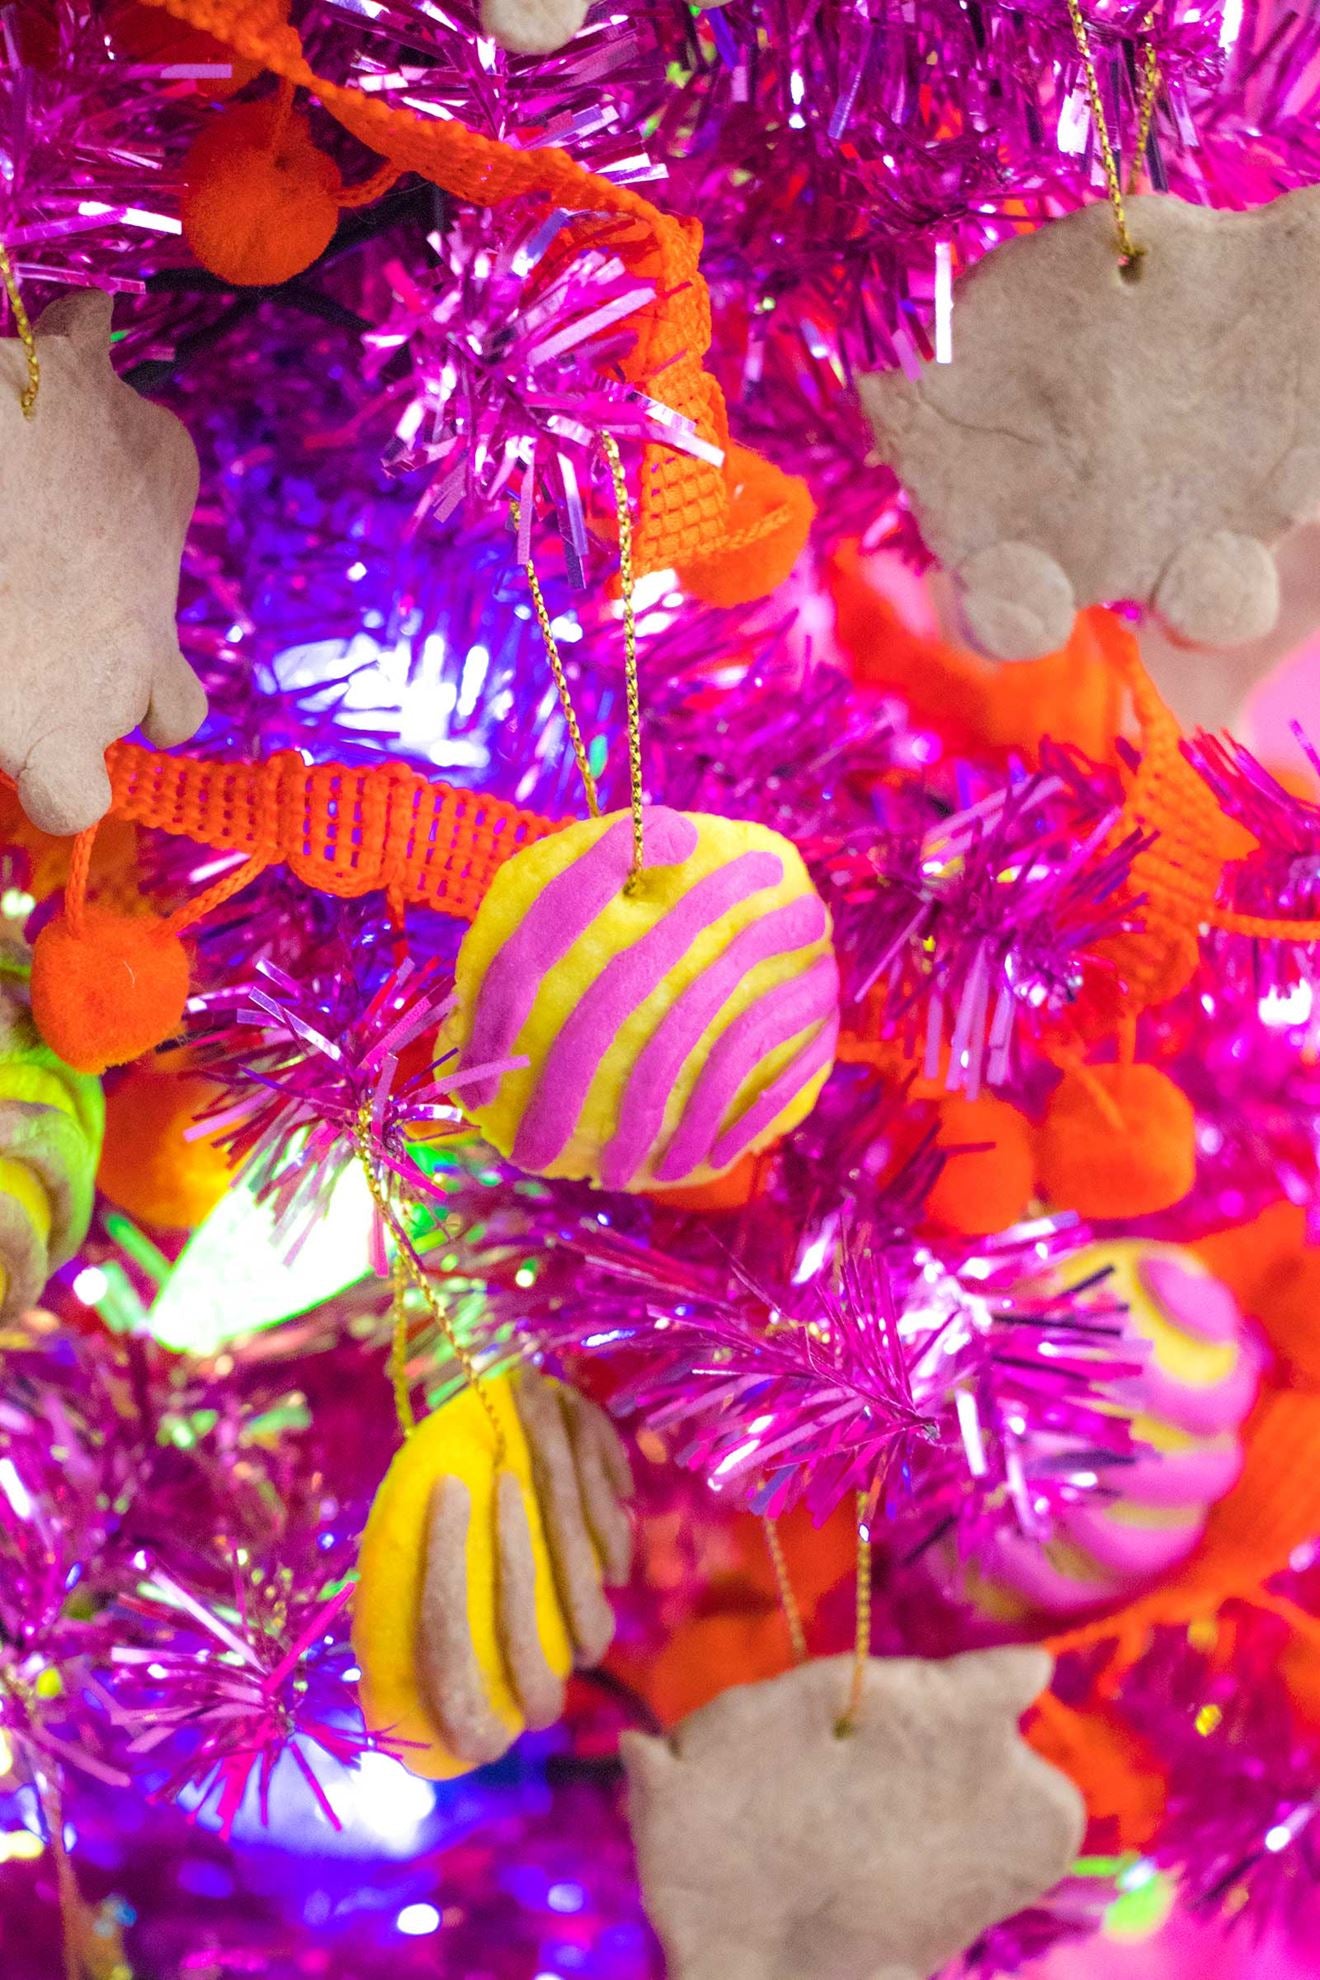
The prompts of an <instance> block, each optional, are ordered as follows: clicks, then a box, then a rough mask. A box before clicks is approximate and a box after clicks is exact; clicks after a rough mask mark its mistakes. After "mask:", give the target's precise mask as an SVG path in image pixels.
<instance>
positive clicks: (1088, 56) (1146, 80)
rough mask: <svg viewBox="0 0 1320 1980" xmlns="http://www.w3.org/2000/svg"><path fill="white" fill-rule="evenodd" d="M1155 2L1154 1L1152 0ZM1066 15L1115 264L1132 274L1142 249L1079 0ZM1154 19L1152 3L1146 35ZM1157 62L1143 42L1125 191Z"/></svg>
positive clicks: (1144, 138) (1133, 182)
mask: <svg viewBox="0 0 1320 1980" xmlns="http://www.w3.org/2000/svg"><path fill="white" fill-rule="evenodd" d="M1156 4H1158V0H1156ZM1068 18H1069V20H1070V21H1071V22H1072V31H1073V39H1074V40H1075V41H1076V43H1077V52H1078V54H1079V55H1080V56H1081V58H1082V68H1083V70H1084V72H1085V75H1086V93H1087V96H1088V97H1089V99H1090V103H1091V121H1092V123H1093V124H1094V125H1095V134H1096V138H1097V139H1098V141H1099V145H1100V158H1101V162H1102V163H1103V165H1104V172H1105V184H1106V186H1107V187H1108V190H1109V204H1110V205H1111V206H1112V207H1113V209H1114V232H1115V234H1116V235H1117V237H1118V252H1119V267H1120V268H1121V270H1122V272H1123V273H1124V274H1125V275H1127V276H1129V277H1135V276H1137V275H1138V274H1140V272H1141V260H1142V256H1143V255H1144V254H1145V252H1146V250H1145V248H1144V247H1143V246H1142V245H1141V243H1140V242H1139V241H1135V240H1133V238H1132V231H1131V229H1130V228H1129V226H1128V217H1127V201H1126V198H1125V196H1124V190H1123V180H1122V176H1121V174H1120V173H1119V169H1118V160H1117V158H1116V157H1115V155H1114V146H1113V142H1112V140H1111V138H1110V135H1109V124H1108V121H1107V119H1106V117H1105V106H1104V102H1103V100H1102V98H1101V95H1100V79H1099V77H1098V76H1097V74H1096V68H1095V56H1094V55H1093V54H1092V52H1091V36H1090V33H1089V32H1088V30H1087V26H1086V19H1085V16H1084V15H1083V13H1082V8H1081V0H1068ZM1154 21H1155V7H1154V6H1152V7H1151V9H1150V12H1149V13H1148V14H1147V15H1146V18H1145V20H1144V21H1143V22H1142V24H1141V32H1142V33H1143V34H1149V32H1150V29H1151V27H1152V26H1153V25H1154ZM1159 87H1160V64H1159V57H1158V55H1157V54H1156V52H1155V44H1154V42H1153V41H1148V42H1147V43H1146V47H1145V51H1144V55H1143V58H1142V74H1141V98H1140V102H1139V104H1138V115H1137V144H1136V151H1135V154H1134V156H1133V159H1132V170H1131V172H1130V173H1129V175H1128V184H1127V191H1128V193H1129V194H1130V193H1133V192H1135V191H1136V188H1137V185H1138V183H1139V181H1140V175H1141V166H1142V160H1143V159H1144V157H1145V155H1146V146H1147V144H1148V143H1149V141H1150V127H1151V124H1152V122H1153V120H1154V116H1155V99H1156V97H1157V96H1158V94H1159Z"/></svg>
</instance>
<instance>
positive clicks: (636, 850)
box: [513, 433, 645, 893]
mask: <svg viewBox="0 0 1320 1980" xmlns="http://www.w3.org/2000/svg"><path fill="white" fill-rule="evenodd" d="M601 445H602V447H603V448H604V452H605V458H606V460H607V461H608V463H609V469H610V479H611V481H612V483H613V485H614V506H615V509H616V511H617V514H618V523H619V591H620V596H621V598H622V600H623V651H624V681H625V688H626V694H627V704H628V797H629V803H630V805H631V808H632V830H633V860H632V870H631V872H630V873H629V875H628V880H627V885H626V887H625V892H627V893H631V891H632V889H633V887H634V886H635V885H636V882H637V877H638V875H639V874H640V873H641V871H642V867H643V865H644V864H645V843H644V835H643V818H642V707H641V693H640V690H639V688H638V683H637V614H636V609H635V606H634V602H633V592H634V589H635V579H634V574H633V533H632V510H631V508H630V506H629V502H628V482H627V478H626V476H625V475H624V471H623V462H622V460H621V459H620V457H619V446H618V442H617V441H616V440H615V438H614V435H613V434H612V433H603V434H602V435H601ZM513 519H514V526H515V528H516V527H517V523H518V506H517V504H516V503H515V504H514V510H513ZM523 570H524V572H525V574H526V577H527V586H528V590H529V591H530V592H531V595H532V608H533V610H534V611H535V613H536V623H537V625H538V626H539V628H540V632H541V643H542V645H543V646H544V647H545V652H546V658H547V659H548V660H549V662H550V671H551V673H552V674H553V675H554V681H555V688H556V690H557V692H558V695H559V706H560V707H561V708H562V710H563V711H564V723H565V726H566V727H567V729H568V739H569V742H570V743H571V744H572V746H573V760H574V762H575V763H576V764H577V769H578V776H579V777H580V778H581V779H582V788H583V790H584V792H585V793H586V799H587V809H588V811H589V812H590V813H591V816H592V817H593V818H599V817H600V798H599V795H598V792H597V789H596V779H595V777H594V776H593V774H592V769H591V763H590V761H589V759H588V756H587V750H586V745H585V743H584V742H583V740H582V730H581V727H580V726H579V724H578V718H577V711H576V709H575V708H574V706H573V695H572V690H571V689H570V687H569V685H568V676H567V675H566V674H565V672H564V662H563V656H562V655H561V653H560V651H559V642H558V640H557V639H556V638H555V634H554V627H553V626H552V625H551V623H550V613H549V610H548V608H547V606H546V602H545V594H544V593H543V591H542V590H541V580H540V578H539V577H538V576H537V573H536V566H535V564H534V563H533V562H532V560H531V558H530V557H529V558H528V559H527V562H526V563H525V564H524V565H523Z"/></svg>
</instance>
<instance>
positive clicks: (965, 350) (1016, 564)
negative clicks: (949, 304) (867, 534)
mask: <svg viewBox="0 0 1320 1980" xmlns="http://www.w3.org/2000/svg"><path fill="white" fill-rule="evenodd" d="M1128 218H1129V224H1130V226H1131V230H1132V234H1133V237H1134V239H1135V240H1136V241H1138V242H1139V243H1140V245H1141V246H1142V247H1143V248H1144V249H1145V250H1146V252H1145V254H1144V255H1143V257H1142V259H1141V260H1140V262H1139V263H1138V264H1137V267H1138V272H1137V274H1136V275H1135V277H1134V276H1133V275H1132V274H1131V273H1127V274H1125V273H1124V272H1122V271H1121V270H1120V268H1119V265H1118V260H1117V256H1116V253H1115V249H1114V242H1113V216H1112V214H1111V212H1110V209H1109V207H1108V206H1107V205H1105V204H1103V203H1102V204H1097V205H1094V206H1089V207H1086V208H1084V209H1083V210H1082V211H1081V212H1078V213H1073V214H1069V215H1068V216H1067V218H1066V219H1062V220H1055V221H1051V222H1050V223H1049V224H1048V225H1047V226H1044V227H1041V228H1040V229H1038V230H1037V231H1036V232H1035V233H1032V234H1026V235H1022V236H1020V237H1019V238H1017V239H1016V240H1012V241H1009V242H1008V243H1007V244H1006V245H1005V246H1003V247H999V248H996V249H995V250H994V251H993V252H992V253H991V254H988V255H986V256H985V258H984V259H983V260H982V261H980V262H978V263H977V264H976V265H975V267H973V268H972V269H971V271H970V272H969V274H968V275H967V276H966V277H965V278H964V280H963V281H962V282H960V283H959V285H958V289H957V291H956V308H955V311H954V356H953V362H952V363H951V364H931V365H926V366H925V367H923V369H922V371H921V372H920V375H919V376H918V377H916V378H908V377H906V376H904V375H903V374H901V373H897V372H885V373H878V374H873V375H872V376H870V377H868V378H864V379H863V380H862V381H861V388H860V389H861V394H862V399H863V402H864V404H865V407H866V410H867V412H868V414H869V416H870V419H871V422H872V424H873V426H874V428H875V432H876V437H877V440H878V442H879V446H880V451H881V453H882V454H883V455H884V457H885V458H886V459H887V460H889V461H890V462H892V463H893V465H894V467H895V468H896V469H897V471H898V473H899V474H900V475H901V477H902V479H903V481H904V483H905V484H906V486H907V488H908V491H909V493H910V495H911V498H912V505H913V508H914V510H915V512H916V516H917V520H918V521H919V523H920V525H921V529H922V533H923V534H924V536H925V538H926V541H927V543H928V544H929V546H930V548H931V550H933V551H934V553H935V555H936V556H937V557H939V558H940V560H941V562H942V563H944V564H945V565H946V566H947V567H948V568H949V569H950V570H951V571H952V572H953V574H954V577H955V579H956V581H957V584H958V587H959V590H960V592H961V599H962V610H963V614H964V618H965V621H966V629H967V632H968V633H969V635H970V637H971V639H972V641H973V643H974V644H975V645H976V646H978V647H979V648H980V649H981V651H982V652H984V653H988V654H991V655H993V656H995V657H996V658H998V659H1004V660H1025V659H1034V658H1036V657H1037V656H1038V655H1040V654H1044V653H1049V652H1052V651H1054V650H1055V649H1056V648H1058V647H1061V646H1062V645H1063V644H1064V643H1065V641H1066V640H1067V638H1068V634H1069V632H1070V630H1071V628H1072V621H1073V616H1074V614H1075V612H1076V611H1077V610H1078V609H1079V607H1081V606H1084V605H1095V604H1104V603H1106V602H1108V601H1110V600H1133V601H1135V602H1137V603H1138V604H1141V605H1145V606H1149V607H1151V608H1152V609H1153V610H1154V611H1155V612H1156V613H1157V614H1158V615H1159V617H1160V619H1161V620H1162V621H1163V622H1164V624H1165V625H1166V627H1167V628H1168V629H1169V631H1170V632H1172V633H1173V634H1174V635H1175V636H1176V637H1177V638H1179V639H1181V640H1183V641H1186V642H1188V643H1189V644H1192V645H1197V646H1211V647H1232V646H1238V645H1241V644H1244V643H1246V642H1248V641H1252V640H1257V639H1260V638H1261V637H1262V636H1263V635H1264V634H1266V633H1267V632H1268V631H1269V630H1270V628H1271V627H1272V626H1273V624H1274V622H1275V619H1276V617H1277V616H1278V610H1279V578H1278V573H1277V571H1276V568H1275V560H1274V556H1273V549H1274V546H1275V545H1276V544H1277V543H1278V542H1279V541H1280V539H1281V538H1282V537H1283V536H1284V535H1285V534H1286V533H1287V532H1288V531H1289V530H1290V529H1291V528H1292V527H1293V526H1294V525H1295V524H1297V523H1301V522H1305V521H1307V520H1310V519H1313V518H1315V517H1317V516H1320V342H1317V339H1316V336H1315V320H1316V312H1317V310H1318V309H1320V189H1317V188H1315V187H1306V188H1303V189H1302V190H1301V191H1298V192H1293V193H1288V194H1286V195H1285V196H1284V197H1283V198H1282V199H1277V200H1275V201H1273V203H1272V204H1270V205H1268V206H1262V207H1258V208H1257V209H1255V210H1254V211H1253V212H1249V213H1222V212H1215V211H1212V210H1211V209H1209V208H1207V207H1200V206H1189V205H1187V204H1186V203H1185V202H1184V201H1182V200H1180V199H1174V198H1172V197H1171V196H1169V195H1165V194H1148V195H1146V196H1144V197H1141V198H1137V199H1133V200H1131V201H1129V202H1128Z"/></svg>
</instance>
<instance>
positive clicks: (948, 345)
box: [935, 241, 953, 364]
mask: <svg viewBox="0 0 1320 1980" xmlns="http://www.w3.org/2000/svg"><path fill="white" fill-rule="evenodd" d="M935 362H936V364H952V363H953V248H952V245H951V243H950V242H948V241H937V242H936V244H935Z"/></svg>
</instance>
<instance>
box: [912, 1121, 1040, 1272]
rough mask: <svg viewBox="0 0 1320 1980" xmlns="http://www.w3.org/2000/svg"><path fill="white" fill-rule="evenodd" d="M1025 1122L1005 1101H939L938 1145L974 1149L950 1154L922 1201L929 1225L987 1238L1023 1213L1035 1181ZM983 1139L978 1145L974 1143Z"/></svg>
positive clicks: (1032, 1150) (1033, 1155)
mask: <svg viewBox="0 0 1320 1980" xmlns="http://www.w3.org/2000/svg"><path fill="white" fill-rule="evenodd" d="M1032 1141H1033V1136H1032V1130H1031V1124H1030V1122H1029V1121H1028V1120H1027V1119H1026V1116H1025V1115H1023V1114H1020V1113H1019V1112H1018V1110H1017V1108H1016V1107H1010V1106H1009V1104H1008V1102H1007V1100H996V1099H995V1097H994V1096H993V1094H989V1093H983V1094H982V1095H981V1096H980V1098H979V1099H977V1100H967V1099H964V1098H963V1097H962V1096H961V1095H960V1094H951V1095H950V1096H949V1097H948V1098H947V1099H945V1100H942V1101H941V1102H940V1125H939V1133H938V1135H937V1137H936V1146H937V1147H939V1148H977V1149H978V1152H977V1153H975V1154H965V1155H950V1156H949V1157H948V1159H947V1160H946V1162H945V1164H944V1167H943V1168H942V1169H941V1171H940V1173H939V1176H938V1177H937V1178H936V1182H935V1187H934V1188H933V1189H932V1191H931V1193H930V1195H929V1196H928V1197H927V1199H926V1214H927V1216H928V1217H929V1218H930V1220H931V1221H932V1223H936V1224H942V1225H943V1226H944V1228H945V1230H949V1231H958V1232H960V1233H961V1234H962V1235H963V1236H964V1237H989V1236H991V1235H992V1234H993V1233H995V1232H996V1231H1003V1230H1007V1229H1008V1226H1009V1225H1010V1224H1016V1223H1017V1222H1018V1220H1019V1219H1020V1218H1021V1217H1022V1216H1024V1215H1025V1213H1026V1210H1027V1206H1028V1204H1029V1203H1030V1201H1031V1197H1032V1192H1033V1189H1034V1187H1035V1180H1036V1160H1035V1150H1034V1148H1033V1146H1032ZM981 1143H985V1144H986V1146H985V1147H984V1148H980V1147H979V1144H981Z"/></svg>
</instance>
